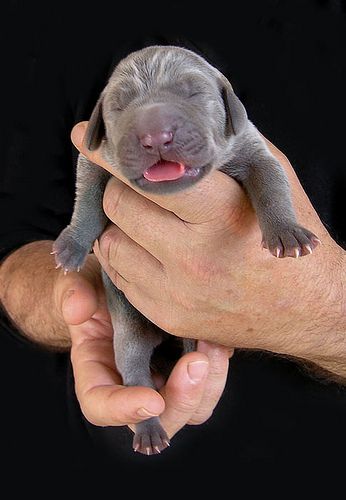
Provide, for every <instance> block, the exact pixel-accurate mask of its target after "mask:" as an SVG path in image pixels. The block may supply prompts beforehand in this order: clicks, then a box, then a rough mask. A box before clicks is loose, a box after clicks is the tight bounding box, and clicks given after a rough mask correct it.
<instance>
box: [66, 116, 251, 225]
mask: <svg viewBox="0 0 346 500" xmlns="http://www.w3.org/2000/svg"><path fill="white" fill-rule="evenodd" d="M87 126H88V122H80V123H77V125H75V126H74V127H73V129H72V132H71V140H72V142H73V144H74V145H75V146H76V148H77V149H78V150H79V151H80V152H81V153H82V154H83V155H84V156H86V157H87V158H88V159H89V160H91V161H92V162H93V163H96V164H97V165H100V166H101V167H102V168H104V169H105V170H108V172H110V173H111V174H112V175H114V176H116V177H117V178H118V179H120V180H121V181H122V182H124V183H125V184H127V185H128V186H130V187H131V188H132V189H134V190H135V191H137V192H138V193H140V194H141V195H143V196H145V197H146V198H148V199H149V200H152V201H154V202H155V203H157V204H158V205H160V206H161V207H163V208H165V209H166V210H169V211H170V212H173V213H175V214H176V215H177V216H178V217H179V218H180V219H182V220H184V221H186V222H191V223H201V222H206V221H211V220H217V219H218V218H219V217H223V218H225V215H226V217H227V219H228V221H229V223H230V224H232V219H234V220H236V222H237V223H238V220H239V214H240V213H243V212H244V204H248V201H247V198H246V196H245V194H244V191H243V189H242V188H241V187H240V185H239V184H238V183H237V182H236V181H235V180H234V179H232V178H230V177H229V176H227V175H225V174H223V173H222V172H219V171H214V172H212V173H211V174H209V175H206V177H204V178H203V179H201V180H200V181H199V182H198V183H197V184H196V185H194V186H192V187H190V188H187V189H184V190H183V191H182V192H177V193H174V194H173V195H169V196H167V195H159V194H153V193H147V192H144V191H141V190H140V189H139V188H136V187H134V186H133V185H132V184H130V182H129V180H128V179H126V178H125V177H124V176H123V175H122V174H121V173H120V172H119V171H117V170H115V169H114V168H113V167H112V166H111V165H110V164H109V163H107V162H106V161H105V160H104V159H103V158H102V155H101V148H99V149H97V150H95V151H89V150H88V149H87V147H86V146H85V144H84V142H83V140H84V135H85V132H86V129H87Z"/></svg>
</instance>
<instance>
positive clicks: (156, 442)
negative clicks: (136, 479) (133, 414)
mask: <svg viewBox="0 0 346 500" xmlns="http://www.w3.org/2000/svg"><path fill="white" fill-rule="evenodd" d="M168 446H170V444H169V438H168V436H167V434H166V432H165V430H164V429H163V427H162V426H161V424H160V421H159V419H158V418H157V417H153V418H150V419H148V420H145V421H143V422H140V423H139V424H137V425H136V433H135V435H134V438H133V449H134V451H137V452H139V453H143V454H144V455H157V454H158V453H161V451H162V450H164V449H165V448H167V447H168Z"/></svg>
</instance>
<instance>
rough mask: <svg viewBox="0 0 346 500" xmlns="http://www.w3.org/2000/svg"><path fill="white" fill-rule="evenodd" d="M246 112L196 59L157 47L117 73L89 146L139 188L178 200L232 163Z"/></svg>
mask: <svg viewBox="0 0 346 500" xmlns="http://www.w3.org/2000/svg"><path fill="white" fill-rule="evenodd" d="M246 124H247V115H246V111H245V109H244V107H243V105H242V104H241V102H240V101H239V99H238V98H237V97H236V95H235V94H234V92H233V90H232V87H231V85H230V83H229V82H228V80H227V79H226V78H225V76H224V75H222V74H221V73H220V72H219V71H218V70H217V69H216V68H214V67H213V66H211V65H210V64H209V63H208V62H207V61H206V60H205V59H203V58H202V57H200V56H199V55H197V54H195V53H194V52H192V51H190V50H187V49H184V48H181V47H174V46H152V47H147V48H145V49H142V50H139V51H137V52H133V53H131V54H130V55H129V56H127V57H126V58H125V59H123V60H122V61H120V63H119V64H118V65H117V67H116V68H115V70H114V72H113V74H112V76H111V77H110V79H109V82H108V84H107V86H106V87H105V89H104V91H103V92H102V94H101V96H100V98H99V100H98V103H97V105H96V107H95V109H94V111H93V113H92V116H91V118H90V121H89V126H88V129H87V133H86V139H85V141H86V145H87V147H88V148H89V149H90V150H93V149H96V148H97V147H98V146H99V145H100V143H101V141H102V142H103V145H102V152H103V154H104V156H105V159H106V160H107V161H108V162H109V163H110V164H111V165H112V166H113V167H114V168H115V169H119V170H120V171H121V173H122V174H123V175H124V176H125V177H126V178H127V179H129V180H130V181H131V183H133V184H134V185H136V186H137V187H140V188H141V189H143V190H146V191H152V192H160V193H165V192H173V191H176V190H178V189H182V188H184V187H187V186H189V185H191V184H193V183H195V182H197V181H198V180H199V179H201V178H202V177H203V176H204V175H206V174H207V173H208V172H210V171H211V170H212V169H213V168H220V167H221V166H222V165H223V163H224V161H225V158H226V156H225V153H226V152H227V151H229V148H230V147H231V145H232V142H233V138H234V137H235V136H237V135H239V134H241V133H242V132H243V131H244V130H245V128H246Z"/></svg>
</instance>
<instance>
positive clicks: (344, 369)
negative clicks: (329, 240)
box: [284, 244, 346, 383]
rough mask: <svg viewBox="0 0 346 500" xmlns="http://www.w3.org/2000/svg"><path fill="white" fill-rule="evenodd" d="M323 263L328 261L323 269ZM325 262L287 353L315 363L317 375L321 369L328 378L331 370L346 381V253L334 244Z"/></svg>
mask: <svg viewBox="0 0 346 500" xmlns="http://www.w3.org/2000/svg"><path fill="white" fill-rule="evenodd" d="M330 253H332V255H333V258H330ZM324 263H328V264H327V266H326V267H324V270H323V269H322V268H323V265H324ZM324 263H322V262H321V266H320V267H319V268H318V270H317V273H315V276H316V278H317V279H316V281H315V282H314V283H312V285H313V286H312V287H310V288H311V295H310V300H309V301H308V302H307V303H306V308H305V310H306V314H305V322H304V324H303V325H302V328H301V329H299V325H298V328H297V332H298V334H297V335H295V337H294V342H293V343H291V345H290V346H289V349H287V351H286V352H285V353H284V354H287V355H290V356H293V357H296V358H300V359H303V360H306V361H307V362H308V363H311V364H312V366H313V365H315V366H316V367H317V368H316V373H317V374H318V372H319V370H320V369H322V370H325V371H326V376H327V378H328V372H329V373H330V377H329V378H331V379H334V380H342V379H344V382H345V383H346V290H345V283H346V252H345V251H344V250H343V249H341V248H340V247H338V246H337V245H335V244H333V245H331V247H330V249H329V255H328V258H326V259H325V260H324ZM321 375H322V377H323V373H322V372H321Z"/></svg>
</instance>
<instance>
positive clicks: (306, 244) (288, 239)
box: [262, 224, 321, 258]
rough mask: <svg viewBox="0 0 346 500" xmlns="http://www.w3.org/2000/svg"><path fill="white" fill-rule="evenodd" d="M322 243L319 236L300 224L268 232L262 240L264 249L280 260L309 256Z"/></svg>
mask: <svg viewBox="0 0 346 500" xmlns="http://www.w3.org/2000/svg"><path fill="white" fill-rule="evenodd" d="M320 243H321V242H320V240H319V238H318V237H317V236H315V235H314V234H313V233H312V232H311V231H309V230H308V229H305V228H304V227H302V226H299V225H298V224H295V225H293V224H292V225H286V226H283V227H281V228H280V229H275V230H269V231H268V230H267V231H266V233H265V234H263V240H262V246H263V248H267V249H268V250H269V251H270V253H271V254H272V255H274V257H278V258H283V257H303V256H304V255H309V254H311V253H312V252H313V250H314V249H315V248H316V247H317V246H318V245H319V244H320Z"/></svg>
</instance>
